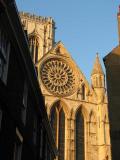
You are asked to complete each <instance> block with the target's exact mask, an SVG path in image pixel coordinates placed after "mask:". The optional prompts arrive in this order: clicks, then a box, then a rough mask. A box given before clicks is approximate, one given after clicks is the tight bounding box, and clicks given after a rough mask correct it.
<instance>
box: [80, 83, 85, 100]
mask: <svg viewBox="0 0 120 160" xmlns="http://www.w3.org/2000/svg"><path fill="white" fill-rule="evenodd" d="M81 90H82V95H81V99H82V100H85V85H84V84H83V85H82V87H81Z"/></svg>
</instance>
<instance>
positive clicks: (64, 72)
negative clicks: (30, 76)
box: [41, 58, 76, 96]
mask: <svg viewBox="0 0 120 160" xmlns="http://www.w3.org/2000/svg"><path fill="white" fill-rule="evenodd" d="M41 78H42V81H43V83H44V85H45V86H46V88H47V89H48V90H49V91H50V92H52V93H53V94H57V95H59V96H63V95H64V96H65V95H70V94H72V93H73V92H74V91H75V81H76V80H75V73H74V71H73V69H72V68H71V67H70V66H69V65H68V64H67V63H66V62H65V61H64V60H62V59H59V58H52V59H49V60H47V61H46V62H45V63H44V64H43V65H42V68H41Z"/></svg>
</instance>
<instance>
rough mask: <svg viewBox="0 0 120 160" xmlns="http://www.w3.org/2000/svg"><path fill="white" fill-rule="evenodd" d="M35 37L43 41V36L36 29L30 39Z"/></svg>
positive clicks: (30, 34) (29, 35)
mask: <svg viewBox="0 0 120 160" xmlns="http://www.w3.org/2000/svg"><path fill="white" fill-rule="evenodd" d="M32 36H35V37H36V38H38V39H41V40H42V41H43V38H42V37H41V35H40V34H39V33H38V32H37V30H36V29H34V30H33V31H32V32H31V33H29V34H28V38H29V37H32Z"/></svg>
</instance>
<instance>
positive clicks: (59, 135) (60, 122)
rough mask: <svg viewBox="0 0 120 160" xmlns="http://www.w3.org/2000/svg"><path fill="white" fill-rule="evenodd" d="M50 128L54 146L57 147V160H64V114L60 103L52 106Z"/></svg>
mask: <svg viewBox="0 0 120 160" xmlns="http://www.w3.org/2000/svg"><path fill="white" fill-rule="evenodd" d="M51 126H52V129H53V135H54V138H55V142H56V145H57V147H58V160H64V159H65V157H64V155H65V113H64V110H63V108H62V107H61V106H60V103H57V104H56V105H55V106H53V109H52V111H51Z"/></svg>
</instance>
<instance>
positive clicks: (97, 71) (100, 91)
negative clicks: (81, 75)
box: [91, 53, 105, 102]
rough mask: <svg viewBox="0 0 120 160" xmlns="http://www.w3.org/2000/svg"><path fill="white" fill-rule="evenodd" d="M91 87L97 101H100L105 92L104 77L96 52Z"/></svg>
mask: <svg viewBox="0 0 120 160" xmlns="http://www.w3.org/2000/svg"><path fill="white" fill-rule="evenodd" d="M91 82H92V87H93V88H94V90H95V92H96V95H97V98H98V101H99V102H102V101H103V97H104V94H105V77H104V72H103V69H102V66H101V64H100V60H99V56H98V53H97V54H96V59H95V63H94V66H93V70H92V73H91Z"/></svg>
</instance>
